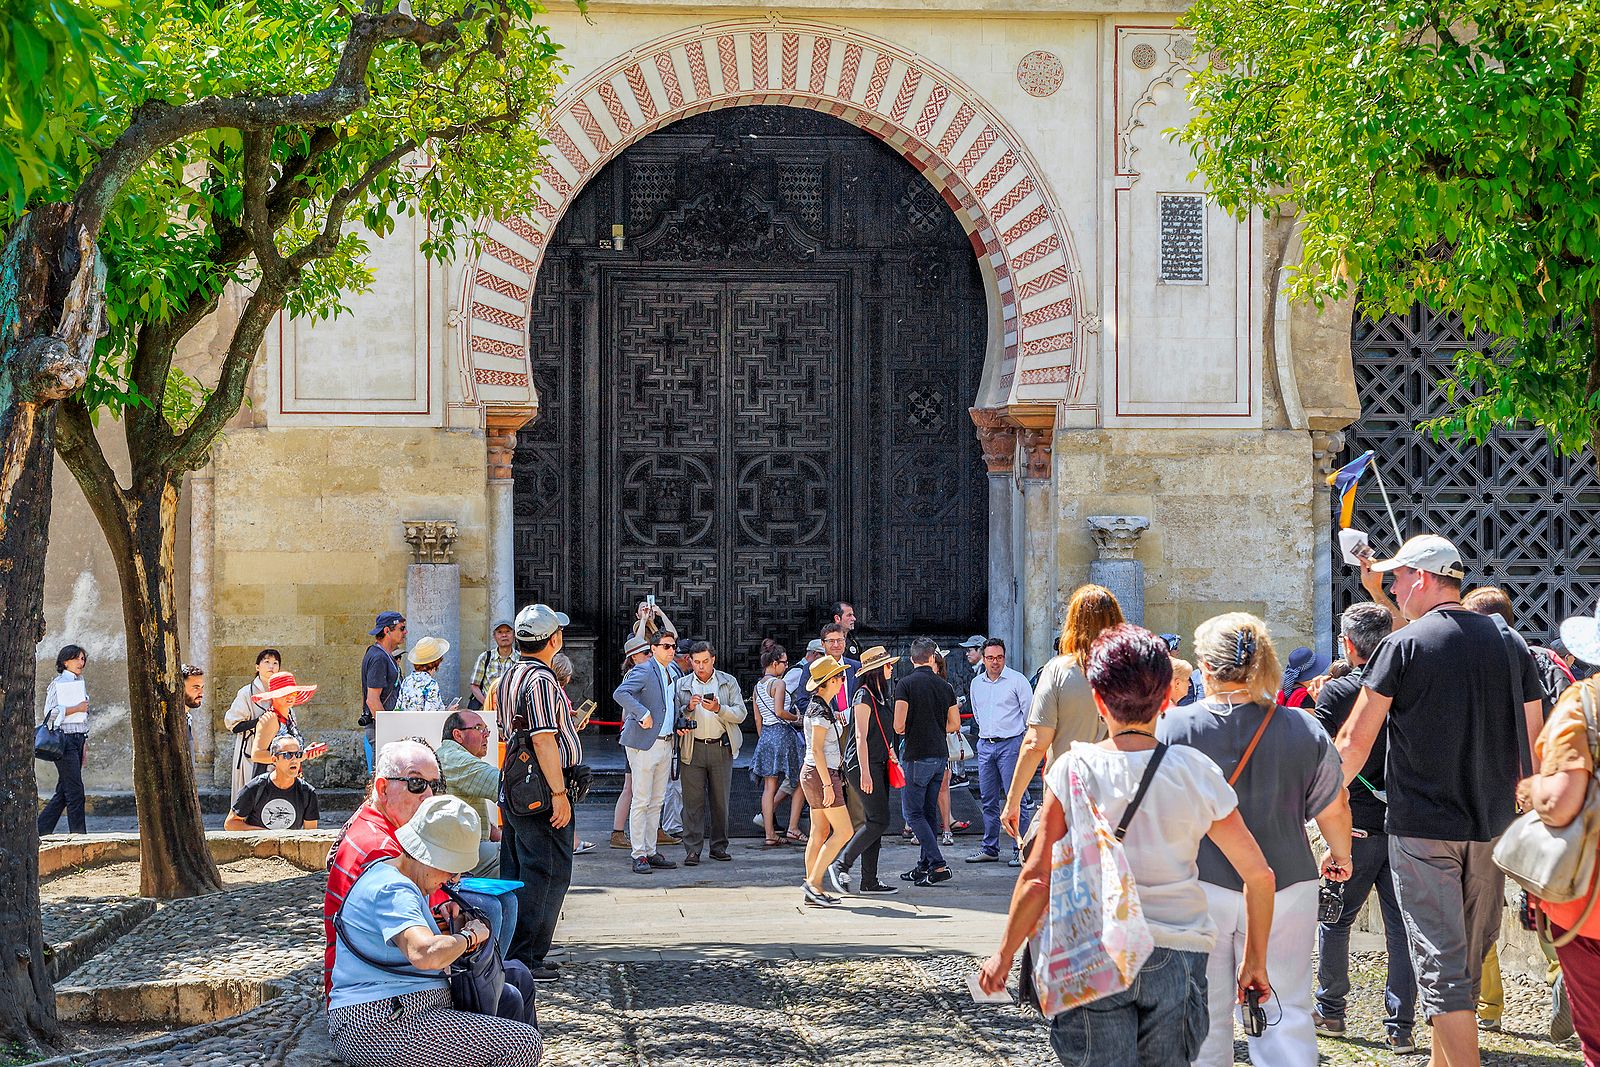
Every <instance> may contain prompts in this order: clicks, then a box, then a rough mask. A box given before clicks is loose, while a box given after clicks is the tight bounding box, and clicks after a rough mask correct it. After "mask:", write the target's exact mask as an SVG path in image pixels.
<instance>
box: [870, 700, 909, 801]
mask: <svg viewBox="0 0 1600 1067" xmlns="http://www.w3.org/2000/svg"><path fill="white" fill-rule="evenodd" d="M867 699H869V700H871V701H872V721H873V722H874V723H876V724H877V726H878V736H879V737H882V738H883V748H884V751H885V752H887V753H889V788H890V789H904V788H905V787H906V772H905V771H903V770H901V769H900V761H899V760H897V759H895V756H894V746H893V745H891V744H890V743H889V733H888V731H887V730H885V729H884V728H883V720H882V719H880V718H878V698H877V697H875V696H873V695H872V694H871V693H868V694H867Z"/></svg>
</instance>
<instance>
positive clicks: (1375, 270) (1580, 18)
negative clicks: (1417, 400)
mask: <svg viewBox="0 0 1600 1067" xmlns="http://www.w3.org/2000/svg"><path fill="white" fill-rule="evenodd" d="M1185 18H1186V21H1187V24H1188V25H1190V26H1192V27H1193V28H1194V29H1195V30H1196V33H1197V47H1196V54H1197V55H1201V56H1207V55H1209V56H1211V58H1212V62H1211V63H1209V64H1206V65H1204V66H1203V67H1202V69H1199V70H1197V71H1196V72H1195V73H1194V76H1193V78H1192V79H1191V81H1190V83H1189V93H1190V97H1191V99H1192V101H1193V103H1194V105H1195V108H1196V110H1197V115H1196V117H1195V118H1194V119H1193V120H1192V121H1191V123H1190V124H1189V126H1188V127H1187V128H1186V129H1185V130H1183V131H1181V136H1182V137H1183V139H1185V140H1186V141H1187V142H1188V143H1189V144H1190V146H1191V148H1192V150H1193V151H1194V153H1195V157H1196V159H1197V160H1198V162H1199V167H1200V170H1201V172H1202V173H1203V174H1204V175H1205V177H1206V180H1207V181H1208V182H1209V184H1210V187H1211V189H1212V190H1213V191H1214V193H1215V194H1216V196H1217V198H1218V200H1219V201H1220V202H1221V203H1222V204H1223V206H1225V207H1226V208H1228V209H1229V210H1231V211H1233V212H1234V213H1236V214H1243V213H1246V212H1248V211H1249V210H1251V209H1261V210H1264V211H1266V212H1267V213H1269V214H1271V213H1275V212H1277V211H1278V210H1279V209H1281V208H1285V207H1287V208H1292V209H1294V210H1296V211H1298V213H1299V217H1300V219H1301V221H1302V222H1303V226H1304V229H1303V238H1304V246H1305V258H1304V262H1303V264H1302V266H1301V268H1300V270H1299V272H1298V273H1297V274H1296V276H1295V277H1294V278H1293V280H1292V282H1291V286H1292V288H1291V294H1292V295H1295V296H1298V297H1302V298H1311V299H1314V300H1317V301H1318V302H1319V303H1320V301H1321V300H1322V299H1323V298H1329V297H1339V296H1342V295H1343V294H1344V293H1345V292H1346V290H1347V289H1348V288H1349V287H1350V286H1353V285H1354V286H1359V288H1360V298H1361V306H1362V310H1363V311H1365V312H1366V313H1367V314H1369V315H1373V316H1376V315H1380V314H1383V313H1386V312H1396V311H1403V310H1405V309H1406V308H1408V307H1410V306H1411V305H1412V304H1413V303H1415V302H1418V301H1420V302H1422V303H1424V304H1426V305H1427V306H1429V307H1432V308H1434V309H1436V310H1439V311H1447V312H1454V313H1457V314H1459V315H1460V316H1461V317H1462V319H1463V321H1464V323H1465V325H1466V327H1467V329H1468V330H1469V331H1471V330H1484V331H1486V332H1488V333H1490V334H1492V335H1495V336H1497V337H1500V338H1502V339H1503V343H1502V344H1501V345H1500V346H1499V348H1498V349H1497V350H1496V351H1495V352H1494V353H1493V354H1492V355H1491V356H1489V357H1483V356H1480V355H1478V354H1475V353H1471V352H1468V353H1463V355H1462V357H1461V358H1460V359H1459V360H1458V362H1457V366H1456V373H1455V376H1454V378H1453V379H1452V380H1450V381H1448V382H1447V383H1446V391H1447V394H1448V395H1449V397H1450V399H1451V400H1452V401H1453V402H1454V404H1455V407H1454V409H1453V410H1452V411H1451V412H1449V413H1448V414H1446V415H1444V416H1442V417H1441V418H1439V419H1437V420H1435V421H1434V423H1433V424H1432V427H1433V429H1435V430H1436V431H1439V432H1452V433H1461V432H1464V433H1467V434H1469V435H1471V436H1473V437H1476V438H1478V439H1480V440H1481V439H1482V437H1483V436H1484V435H1485V434H1487V433H1488V431H1489V430H1490V429H1491V428H1493V427H1494V426H1496V425H1509V424H1513V423H1517V422H1520V421H1526V422H1530V423H1533V424H1535V425H1538V426H1539V427H1541V428H1543V429H1544V430H1545V431H1546V432H1547V433H1548V434H1549V435H1550V437H1551V440H1552V442H1553V443H1554V444H1555V446H1556V447H1558V448H1560V449H1562V450H1564V451H1575V450H1578V449H1581V448H1582V447H1583V446H1584V445H1585V444H1586V443H1587V442H1588V441H1589V438H1590V435H1591V423H1593V422H1594V421H1595V418H1596V416H1597V414H1600V392H1597V387H1600V335H1597V334H1596V332H1595V331H1596V330H1600V103H1597V96H1596V92H1595V88H1594V85H1593V80H1594V79H1593V77H1592V72H1593V70H1594V66H1595V63H1596V60H1597V59H1600V5H1596V4H1595V3H1594V2H1593V0H1420V2H1418V0H1315V2H1313V0H1286V2H1285V0H1273V2H1270V3H1268V2H1262V0H1196V3H1195V4H1194V6H1193V7H1191V8H1190V10H1189V12H1188V13H1187V15H1186V16H1185Z"/></svg>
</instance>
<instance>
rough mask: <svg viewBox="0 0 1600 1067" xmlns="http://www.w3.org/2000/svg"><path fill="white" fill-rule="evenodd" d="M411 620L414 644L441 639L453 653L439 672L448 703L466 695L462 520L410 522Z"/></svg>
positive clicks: (408, 618)
mask: <svg viewBox="0 0 1600 1067" xmlns="http://www.w3.org/2000/svg"><path fill="white" fill-rule="evenodd" d="M405 527H406V543H407V544H409V545H410V546H411V565H410V566H409V567H407V568H406V622H407V623H408V632H407V635H406V636H407V640H408V645H407V647H408V648H409V647H410V645H414V644H416V643H417V641H418V640H420V639H421V638H424V637H441V638H443V639H444V640H446V641H449V642H450V651H449V653H448V654H446V656H445V657H444V662H443V663H442V664H440V666H439V669H438V670H437V671H436V672H434V677H435V678H437V679H438V680H439V692H440V695H441V696H442V697H443V698H444V702H445V703H446V704H448V703H450V701H452V700H454V699H455V698H456V697H457V696H460V695H461V691H462V685H461V566H460V564H458V563H456V559H455V542H456V524H455V523H454V522H448V521H436V520H408V521H407V522H406V524H405Z"/></svg>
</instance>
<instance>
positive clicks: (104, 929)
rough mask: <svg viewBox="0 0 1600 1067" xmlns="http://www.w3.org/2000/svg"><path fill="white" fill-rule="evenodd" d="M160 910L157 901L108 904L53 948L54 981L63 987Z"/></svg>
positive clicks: (51, 953)
mask: <svg viewBox="0 0 1600 1067" xmlns="http://www.w3.org/2000/svg"><path fill="white" fill-rule="evenodd" d="M155 911H156V902H155V901H153V900H151V899H149V898H148V897H135V898H133V899H132V900H126V901H119V902H116V903H109V904H107V905H106V909H105V911H103V912H102V913H101V914H100V916H99V918H97V919H95V920H94V921H93V922H91V923H90V925H89V928H88V929H87V930H83V931H81V932H79V933H77V934H74V935H73V936H72V937H69V938H67V939H66V940H65V941H61V942H58V943H57V944H54V945H51V946H50V981H51V982H54V983H57V984H59V983H60V981H61V979H62V978H64V977H66V976H67V975H70V974H71V973H72V972H73V971H75V970H77V969H78V968H79V967H81V966H83V964H85V963H87V962H88V961H89V960H91V959H93V958H94V957H95V955H96V954H97V953H99V951H100V950H101V949H102V948H104V947H105V946H106V945H107V944H109V943H110V942H112V941H115V940H116V939H117V938H119V937H121V936H122V935H123V934H125V933H127V932H128V931H129V930H132V929H133V928H134V927H135V926H138V925H139V924H140V923H142V922H144V921H145V920H146V919H148V918H149V917H150V916H152V915H154V914H155Z"/></svg>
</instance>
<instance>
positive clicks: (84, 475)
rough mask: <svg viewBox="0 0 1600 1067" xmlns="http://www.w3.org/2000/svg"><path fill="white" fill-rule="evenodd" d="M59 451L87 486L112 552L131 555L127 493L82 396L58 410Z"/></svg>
mask: <svg viewBox="0 0 1600 1067" xmlns="http://www.w3.org/2000/svg"><path fill="white" fill-rule="evenodd" d="M56 454H57V455H59V456H60V457H61V462H62V463H64V464H66V467H67V469H68V470H69V471H71V472H72V476H73V478H75V479H77V482H78V485H79V486H80V487H81V488H82V489H83V496H84V499H85V500H87V501H88V502H89V508H90V509H91V510H92V511H93V512H94V515H95V518H96V519H97V520H99V522H100V528H101V529H102V530H104V531H105V535H106V541H107V542H108V543H109V545H110V548H111V553H112V556H113V557H115V558H118V559H121V558H124V557H125V556H127V555H128V554H129V553H131V552H132V551H133V539H132V534H131V532H130V527H129V512H128V498H127V494H126V493H125V492H124V491H123V489H122V486H121V484H119V483H118V481H117V475H116V472H115V471H113V470H112V469H111V464H109V463H107V462H106V457H105V453H104V452H102V451H101V450H100V442H99V440H98V439H97V438H96V437H95V435H94V423H93V421H92V420H91V419H90V418H89V409H88V408H87V407H85V406H84V404H83V400H82V398H81V397H79V396H73V397H69V398H67V399H66V400H63V401H62V402H61V404H60V406H59V408H58V409H57V411H56Z"/></svg>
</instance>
